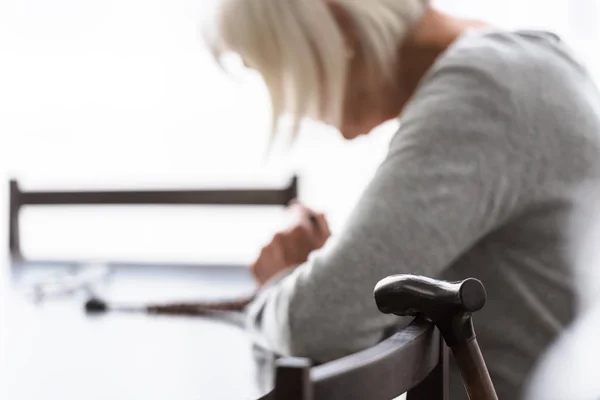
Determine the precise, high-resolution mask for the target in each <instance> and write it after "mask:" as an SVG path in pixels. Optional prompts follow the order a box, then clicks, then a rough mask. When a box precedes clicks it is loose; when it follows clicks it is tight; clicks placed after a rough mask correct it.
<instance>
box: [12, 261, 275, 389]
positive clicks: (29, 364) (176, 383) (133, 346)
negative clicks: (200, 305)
mask: <svg viewBox="0 0 600 400" xmlns="http://www.w3.org/2000/svg"><path fill="white" fill-rule="evenodd" d="M72 268H76V267H68V266H65V265H61V264H60V263H58V264H53V265H45V264H44V263H38V264H31V265H20V266H15V267H14V268H12V272H11V274H10V277H9V278H10V279H9V280H8V281H7V282H5V283H6V285H4V287H2V290H1V291H0V296H1V300H2V301H1V302H0V304H2V306H1V308H0V316H1V319H0V322H1V323H2V325H0V332H1V333H0V388H1V389H0V390H1V391H0V398H2V399H11V400H30V399H61V400H71V399H73V400H75V399H77V400H80V399H86V400H96V399H98V400H100V399H102V400H105V399H144V400H154V399H156V400H159V399H161V400H162V399H178V400H186V399H190V400H192V399H215V400H218V399H256V398H258V397H259V396H260V395H262V394H264V393H266V392H268V391H269V390H271V388H272V385H271V381H270V379H271V378H270V376H269V373H268V371H269V368H270V365H272V364H270V363H271V361H272V360H271V358H270V356H269V355H268V354H266V353H263V352H261V351H259V350H258V349H256V348H254V347H253V346H252V344H251V342H250V341H249V339H248V337H247V335H246V334H245V333H244V332H243V331H242V330H241V329H240V328H239V327H238V326H236V325H235V324H232V323H230V322H227V321H223V320H218V319H212V320H211V319H207V318H185V317H170V316H149V315H145V314H135V313H132V314H117V313H115V314H106V315H101V316H88V315H86V314H85V313H84V312H83V303H84V301H85V299H86V298H87V296H88V295H89V294H86V293H85V291H83V292H78V293H73V294H68V295H65V296H62V297H61V296H59V297H53V298H48V299H45V300H43V301H42V302H39V303H36V302H35V301H34V300H33V299H32V298H31V296H28V295H27V293H26V289H27V287H28V284H27V282H31V281H32V280H37V279H39V276H40V275H44V276H45V275H48V274H49V273H53V274H61V273H64V272H65V271H67V270H69V269H72ZM110 271H111V274H110V275H109V276H108V277H106V278H104V279H102V281H101V282H97V284H95V285H93V288H92V290H93V292H94V294H97V295H100V296H103V297H104V298H106V299H110V300H114V301H128V302H147V301H171V300H176V301H177V300H193V299H196V300H209V299H211V300H212V299H215V300H216V299H221V298H231V297H235V296H242V295H247V294H248V293H250V292H252V291H253V290H254V283H253V281H252V279H251V277H250V275H249V273H248V271H247V269H246V268H244V267H227V266H217V267H206V266H205V267H200V268H194V267H184V266H181V267H173V266H159V265H157V266H154V267H142V268H139V266H135V265H129V266H125V265H122V266H112V267H111V268H110ZM265 371H266V372H265Z"/></svg>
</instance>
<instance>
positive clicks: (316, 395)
mask: <svg viewBox="0 0 600 400" xmlns="http://www.w3.org/2000/svg"><path fill="white" fill-rule="evenodd" d="M403 393H407V400H448V396H449V382H448V348H447V347H446V345H445V343H444V341H443V339H442V337H441V335H440V333H439V331H438V330H437V328H436V327H435V326H434V325H433V324H432V323H431V322H430V321H428V320H425V319H421V318H417V319H415V321H413V323H411V324H410V325H409V326H408V327H406V328H405V329H403V330H402V331H400V332H398V333H396V334H395V335H393V336H392V337H390V338H388V339H386V340H384V341H382V342H381V343H380V344H378V345H376V346H374V347H372V348H370V349H367V350H364V351H361V352H359V353H356V354H353V355H350V356H348V357H344V358H341V359H339V360H336V361H332V362H329V363H326V364H323V365H319V366H314V367H311V363H310V360H307V359H304V358H285V357H284V358H280V359H279V360H277V361H276V370H275V388H274V389H273V391H271V392H270V393H268V394H267V395H265V396H263V397H262V398H261V400H267V399H268V400H337V399H340V400H341V399H343V400H363V399H369V400H390V399H392V398H395V397H397V396H400V395H401V394H403Z"/></svg>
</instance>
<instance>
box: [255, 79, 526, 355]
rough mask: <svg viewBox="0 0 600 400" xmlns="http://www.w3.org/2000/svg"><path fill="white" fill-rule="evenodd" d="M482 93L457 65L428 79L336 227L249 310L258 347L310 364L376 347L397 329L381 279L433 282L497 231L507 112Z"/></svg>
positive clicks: (510, 186)
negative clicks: (380, 303)
mask: <svg viewBox="0 0 600 400" xmlns="http://www.w3.org/2000/svg"><path fill="white" fill-rule="evenodd" d="M438 75H439V76H438ZM473 76H475V77H473ZM444 85H450V86H452V88H451V90H444V89H446V88H444ZM490 86H493V85H492V84H491V83H490V82H489V81H488V78H487V77H486V76H485V75H484V74H476V75H473V74H470V71H463V70H461V69H451V70H450V71H449V72H447V73H444V74H441V75H440V74H437V75H435V74H434V76H432V77H430V79H429V83H428V85H427V86H426V87H424V88H422V89H421V92H420V93H419V96H418V97H417V98H416V99H415V100H414V101H413V102H412V104H411V105H410V106H409V108H408V109H407V110H406V112H405V115H404V118H403V123H402V126H401V128H400V130H399V132H398V133H397V134H396V135H395V137H394V139H393V140H392V143H391V145H390V151H389V154H388V156H387V157H386V159H385V160H384V162H383V164H382V165H381V166H380V167H379V169H378V171H377V172H376V174H375V176H374V178H373V179H372V181H371V182H370V184H369V185H368V186H367V188H366V189H365V191H364V193H363V195H362V197H361V198H360V200H359V202H358V204H357V205H356V207H355V209H354V211H353V213H352V215H351V217H350V219H349V221H348V222H347V224H346V226H345V228H344V229H343V231H342V232H340V234H339V235H337V236H336V237H335V238H332V239H330V242H329V243H327V245H326V246H325V247H324V248H323V249H322V250H320V251H318V252H316V253H315V254H314V255H313V256H312V257H311V259H310V260H309V262H308V263H306V264H305V265H302V266H300V267H298V268H296V269H295V270H294V271H292V272H290V273H288V274H287V275H286V276H283V277H279V280H278V281H277V282H275V283H274V284H271V285H268V286H267V287H266V288H265V289H264V290H263V291H262V292H261V293H260V294H259V296H258V297H257V298H256V300H255V301H254V303H252V304H251V305H250V307H249V309H248V328H249V330H250V333H251V334H252V335H253V336H254V338H255V339H256V340H257V341H258V342H259V343H260V344H261V345H263V346H266V347H267V348H269V349H271V350H273V351H275V352H277V353H279V354H282V355H294V356H304V357H309V358H311V359H313V360H316V361H320V362H326V361H329V360H332V359H335V358H339V357H341V356H344V355H347V354H350V353H353V352H356V351H359V350H362V349H364V348H367V347H369V346H372V345H374V344H375V343H377V342H378V341H379V340H381V338H382V334H383V332H384V330H385V329H386V328H388V327H390V326H391V325H394V324H396V323H398V322H399V320H398V317H395V316H390V315H384V314H382V313H380V312H379V311H378V309H377V307H376V305H375V301H374V300H373V289H374V287H375V285H376V283H377V282H378V281H379V280H380V279H382V278H385V277H386V276H389V275H393V274H403V273H410V274H418V275H425V276H430V277H439V276H440V274H441V273H442V272H443V271H444V269H446V268H448V267H450V266H451V265H452V263H453V262H454V261H455V260H456V259H457V258H458V257H460V256H461V255H462V254H464V253H465V252H467V251H468V250H469V249H470V248H471V247H472V246H473V245H474V244H475V243H476V242H477V241H478V240H479V239H480V238H482V237H483V236H484V235H486V234H487V233H488V232H490V230H492V229H494V227H496V226H497V225H498V224H499V223H501V221H502V219H503V218H505V217H506V215H507V214H508V212H509V209H510V208H511V207H512V206H513V204H514V202H515V200H516V195H515V193H516V192H515V187H516V186H517V185H516V183H515V182H512V181H511V179H516V178H511V177H514V176H518V174H515V173H512V172H511V171H510V170H509V168H510V162H509V160H508V158H507V157H506V154H508V152H507V151H505V150H506V149H499V146H500V145H499V143H502V140H501V139H500V138H501V136H502V132H501V130H502V129H504V127H503V124H502V123H501V122H500V123H499V122H498V121H502V120H503V118H510V112H511V110H510V107H508V106H503V105H502V102H497V101H495V102H491V101H488V100H487V96H488V95H489V94H490V92H493V90H494V88H493V87H490ZM448 89H450V87H449V88H448ZM497 99H498V96H496V100H497ZM492 117H493V118H492ZM492 119H494V120H495V123H490V122H489V121H492Z"/></svg>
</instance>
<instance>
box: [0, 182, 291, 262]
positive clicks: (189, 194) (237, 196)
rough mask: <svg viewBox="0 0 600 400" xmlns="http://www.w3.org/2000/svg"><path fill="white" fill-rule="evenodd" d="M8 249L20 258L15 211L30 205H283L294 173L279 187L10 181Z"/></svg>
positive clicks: (289, 191) (288, 198)
mask: <svg viewBox="0 0 600 400" xmlns="http://www.w3.org/2000/svg"><path fill="white" fill-rule="evenodd" d="M9 191H10V200H9V201H10V205H9V207H10V208H9V232H8V237H9V243H8V247H9V252H10V256H11V258H12V260H14V261H22V260H23V253H22V252H21V241H20V232H19V213H20V211H21V209H22V208H23V207H24V206H33V205H52V206H66V205H234V206H240V205H248V206H286V205H288V204H289V203H290V202H291V201H292V200H294V199H295V198H297V197H298V177H297V176H294V177H293V178H292V179H291V182H290V183H289V185H288V186H286V187H284V188H282V189H261V188H243V189H242V188H239V189H221V190H216V189H202V190H137V191H116V190H112V191H44V192H42V191H37V192H36V191H22V190H21V189H20V188H19V183H18V182H17V181H16V180H11V181H10V187H9Z"/></svg>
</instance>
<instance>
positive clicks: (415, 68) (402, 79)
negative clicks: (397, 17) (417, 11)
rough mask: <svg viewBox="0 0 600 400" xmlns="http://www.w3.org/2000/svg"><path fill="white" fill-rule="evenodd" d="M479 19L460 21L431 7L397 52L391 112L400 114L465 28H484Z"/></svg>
mask: <svg viewBox="0 0 600 400" xmlns="http://www.w3.org/2000/svg"><path fill="white" fill-rule="evenodd" d="M485 26H486V24H484V23H482V22H480V21H471V20H462V19H458V18H455V17H452V16H450V15H447V14H444V13H441V12H439V11H436V10H434V9H432V8H430V9H429V11H428V12H427V14H426V15H425V16H424V17H423V18H422V19H421V21H420V22H419V24H418V25H416V26H415V27H414V28H413V30H412V32H411V34H410V35H409V36H408V38H407V39H406V40H405V41H404V42H403V44H402V46H401V48H400V50H399V55H398V67H397V82H398V84H397V85H396V88H395V93H392V94H391V97H393V98H394V99H395V100H394V101H393V102H392V104H394V109H393V110H390V113H391V114H392V115H395V116H397V115H399V114H400V112H401V110H402V108H404V105H405V104H406V103H407V102H408V101H409V100H410V98H411V97H412V96H413V95H414V93H415V91H416V89H417V87H418V85H419V83H420V82H421V80H422V79H423V77H424V76H425V74H426V73H427V71H429V69H430V68H431V67H432V66H433V64H434V63H435V61H436V60H437V59H438V57H439V56H440V55H442V54H443V53H444V52H445V51H446V50H447V49H448V48H449V47H450V46H451V45H452V44H453V43H454V42H455V41H456V40H457V39H458V38H459V37H460V36H461V35H462V34H463V33H464V32H465V31H467V30H468V29H471V28H481V27H485Z"/></svg>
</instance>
